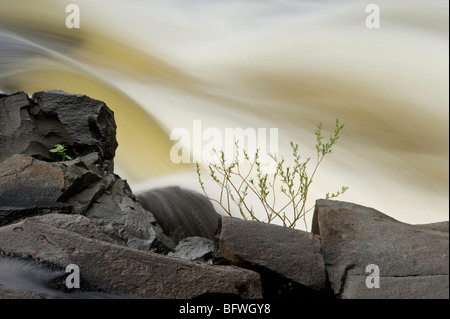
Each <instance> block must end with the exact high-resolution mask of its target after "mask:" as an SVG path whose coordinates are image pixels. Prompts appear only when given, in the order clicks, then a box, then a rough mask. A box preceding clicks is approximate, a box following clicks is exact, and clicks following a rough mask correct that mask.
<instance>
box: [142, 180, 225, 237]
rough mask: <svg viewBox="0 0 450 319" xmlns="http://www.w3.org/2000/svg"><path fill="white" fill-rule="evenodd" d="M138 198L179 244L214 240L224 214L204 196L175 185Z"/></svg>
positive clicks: (149, 192)
mask: <svg viewBox="0 0 450 319" xmlns="http://www.w3.org/2000/svg"><path fill="white" fill-rule="evenodd" d="M137 198H138V200H139V202H140V203H141V204H142V206H143V207H144V208H145V209H147V210H148V211H150V212H151V213H152V214H153V216H154V217H155V219H156V222H157V223H158V225H160V226H161V228H162V230H163V231H164V233H165V234H166V235H167V236H168V237H170V238H171V239H172V240H173V241H174V243H175V244H178V242H179V241H180V240H182V239H184V238H186V237H194V236H198V237H204V238H208V239H211V240H214V236H215V232H216V230H217V226H218V223H219V216H220V215H219V214H217V212H216V211H215V209H214V207H213V205H212V204H211V202H210V201H209V200H208V199H207V198H206V197H204V196H203V195H201V194H199V193H197V192H195V191H191V190H188V189H183V188H180V187H178V186H172V187H166V188H161V189H154V190H150V191H148V192H145V193H142V194H139V195H137Z"/></svg>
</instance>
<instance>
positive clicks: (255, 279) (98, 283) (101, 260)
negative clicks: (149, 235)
mask: <svg viewBox="0 0 450 319" xmlns="http://www.w3.org/2000/svg"><path fill="white" fill-rule="evenodd" d="M67 216H68V218H74V217H75V216H74V215H67ZM49 220H51V219H43V217H42V216H38V217H35V218H27V219H25V220H24V221H21V222H19V223H16V224H11V225H7V226H3V227H1V228H0V255H3V256H10V255H15V256H27V258H31V259H32V260H35V261H36V260H39V261H40V262H41V263H42V262H46V263H51V264H54V265H58V267H60V269H65V267H66V266H67V265H69V264H76V265H77V266H78V267H79V269H80V276H81V277H82V278H83V281H82V283H81V284H82V285H83V284H87V285H89V286H92V287H97V288H99V289H101V291H102V292H104V293H108V294H113V293H119V294H125V295H133V296H137V297H141V298H194V297H207V296H208V297H213V296H236V297H240V298H261V284H260V277H259V275H258V274H257V273H255V272H252V271H249V270H245V269H240V268H236V267H233V266H214V265H206V264H203V263H193V262H191V261H187V260H183V259H180V258H174V257H168V256H164V255H160V254H155V253H152V252H146V251H139V250H135V249H130V248H127V247H124V246H120V245H115V244H111V243H108V242H104V241H100V240H98V239H93V238H92V229H93V227H94V225H92V226H91V231H88V234H81V232H82V230H81V228H77V231H78V232H74V231H72V230H69V229H67V228H60V227H57V226H55V225H53V224H51V223H50V224H49V223H48V221H49ZM77 222H78V221H76V220H74V221H68V220H66V221H64V223H62V224H66V225H67V224H71V225H74V224H76V223H77ZM85 222H87V221H85ZM57 225H60V226H61V222H57ZM89 236H91V238H89ZM82 288H83V287H82Z"/></svg>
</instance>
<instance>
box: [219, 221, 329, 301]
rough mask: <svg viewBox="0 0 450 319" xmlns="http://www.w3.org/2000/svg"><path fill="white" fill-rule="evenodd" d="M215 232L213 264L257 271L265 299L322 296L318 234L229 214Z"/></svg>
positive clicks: (321, 271) (323, 293)
mask: <svg viewBox="0 0 450 319" xmlns="http://www.w3.org/2000/svg"><path fill="white" fill-rule="evenodd" d="M219 232H220V233H219V236H218V239H217V242H216V245H217V252H216V255H215V260H214V263H215V264H227V265H236V266H239V267H243V268H247V269H252V270H254V271H257V272H259V273H260V275H261V280H262V284H263V292H264V297H265V298H277V297H280V298H283V297H284V298H287V297H317V298H319V297H326V274H325V265H324V262H323V259H322V254H321V248H320V240H319V236H317V235H314V234H311V233H307V232H304V231H301V230H297V229H291V228H287V227H281V226H277V225H273V224H266V223H261V222H256V221H244V220H241V219H237V218H231V217H222V222H221V228H220V229H219Z"/></svg>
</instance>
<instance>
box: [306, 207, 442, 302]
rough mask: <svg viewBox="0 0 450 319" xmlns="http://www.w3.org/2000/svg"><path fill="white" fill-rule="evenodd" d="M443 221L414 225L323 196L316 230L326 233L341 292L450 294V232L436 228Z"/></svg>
mask: <svg viewBox="0 0 450 319" xmlns="http://www.w3.org/2000/svg"><path fill="white" fill-rule="evenodd" d="M441 226H443V225H439V227H436V225H434V226H430V225H425V226H421V225H410V224H406V223H402V222H399V221H397V220H395V219H393V218H391V217H389V216H387V215H385V214H383V213H381V212H379V211H377V210H375V209H372V208H368V207H364V206H360V205H357V204H352V203H346V202H340V201H332V200H318V201H317V202H316V207H315V211H314V217H313V227H312V231H313V232H314V233H316V234H319V235H320V238H321V242H322V251H323V258H324V261H325V266H326V271H327V274H328V278H329V281H330V284H331V288H332V290H333V292H334V294H335V295H336V296H337V297H339V298H343V299H350V298H351V299H353V298H382V299H384V298H407V299H413V298H449V235H448V232H444V231H441V230H436V229H435V228H439V229H441ZM370 265H371V266H370ZM375 277H377V278H378V279H375ZM366 282H367V285H366ZM378 283H379V284H378ZM377 286H378V287H379V288H377Z"/></svg>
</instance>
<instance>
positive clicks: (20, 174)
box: [0, 155, 72, 226]
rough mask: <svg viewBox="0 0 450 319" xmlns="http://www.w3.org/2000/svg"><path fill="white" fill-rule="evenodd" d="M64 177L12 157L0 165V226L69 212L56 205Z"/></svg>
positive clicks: (48, 165) (53, 169)
mask: <svg viewBox="0 0 450 319" xmlns="http://www.w3.org/2000/svg"><path fill="white" fill-rule="evenodd" d="M63 188H64V174H63V172H62V171H61V170H60V169H58V168H56V167H54V166H53V165H52V164H51V163H47V162H42V161H39V160H35V159H33V158H32V157H28V156H23V155H15V156H13V157H11V158H9V159H7V160H5V161H3V162H1V163H0V226H1V225H5V224H8V223H10V222H12V221H14V220H17V219H20V218H23V217H26V216H33V215H39V214H46V213H49V212H70V211H71V210H72V209H71V207H69V206H68V205H65V204H64V203H60V202H58V201H57V200H58V198H59V197H60V196H61V195H62V194H63V191H62V190H63Z"/></svg>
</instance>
